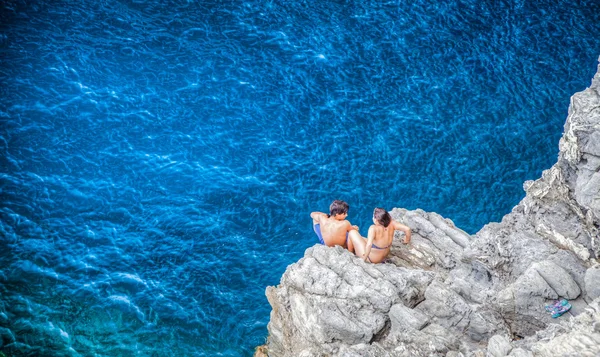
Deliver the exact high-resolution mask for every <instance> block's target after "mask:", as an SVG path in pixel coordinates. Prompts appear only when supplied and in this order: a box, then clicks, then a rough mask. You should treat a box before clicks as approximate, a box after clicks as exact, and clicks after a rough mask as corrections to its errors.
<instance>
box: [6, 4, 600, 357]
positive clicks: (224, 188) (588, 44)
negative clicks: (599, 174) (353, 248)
mask: <svg viewBox="0 0 600 357" xmlns="http://www.w3.org/2000/svg"><path fill="white" fill-rule="evenodd" d="M599 34H600V6H599V5H598V3H597V2H596V1H594V0H590V1H562V0H561V1H554V0H553V1H550V0H546V1H536V2H531V1H524V0H523V1H521V0H505V1H502V0H497V1H479V0H461V1H456V0H452V1H444V2H442V1H439V2H438V1H425V0H420V1H390V2H374V1H373V2H370V1H348V2H342V1H312V2H309V1H260V2H259V1H247V2H238V1H233V2H229V1H215V2H208V1H187V2H186V1H176V2H173V1H116V0H103V1H89V0H82V1H65V0H58V1H15V0H7V1H3V2H2V3H1V4H0V123H1V127H0V152H1V154H0V269H1V270H0V296H1V300H0V336H1V338H0V351H2V352H3V353H5V354H6V355H7V356H8V355H29V356H71V355H72V356H76V355H82V356H94V355H96V356H134V355H137V356H175V355H178V356H192V355H194V356H214V355H222V356H240V355H250V354H251V353H252V350H253V347H254V346H256V345H259V344H262V343H263V342H264V339H265V337H266V335H267V329H266V324H267V322H268V319H269V312H270V307H269V305H268V302H267V300H266V298H265V296H264V290H265V287H266V286H268V285H275V284H277V283H278V282H279V278H280V276H281V274H282V273H283V271H284V270H285V267H286V266H287V265H288V264H290V263H292V262H294V261H296V260H297V259H299V258H300V257H301V256H302V255H303V252H304V250H305V249H306V248H307V247H309V246H311V245H313V244H315V243H316V241H317V240H316V236H314V233H313V232H312V230H311V221H310V218H309V213H310V212H311V211H313V210H320V211H326V210H327V209H328V206H329V203H330V202H331V201H332V200H333V199H336V198H340V199H344V200H346V201H348V202H349V203H350V206H351V209H350V216H349V219H350V220H351V221H352V222H353V223H356V224H358V225H360V226H361V227H363V230H365V229H366V228H367V227H368V224H369V221H370V219H369V217H370V214H371V212H372V209H373V207H375V206H383V207H386V208H388V209H391V208H393V207H405V208H408V209H415V208H422V209H425V210H427V211H436V212H438V213H440V214H442V215H444V216H445V217H448V218H451V219H453V220H454V221H455V223H456V224H457V225H458V226H460V227H462V228H463V229H465V230H467V231H468V232H470V233H475V232H476V231H477V230H479V229H480V228H481V227H482V226H483V225H484V224H486V223H487V222H489V221H498V220H500V219H501V217H502V216H503V215H505V214H506V213H508V212H509V211H510V209H511V208H512V207H513V206H514V205H515V204H516V203H517V202H518V201H519V200H520V199H521V198H522V197H523V195H524V193H523V191H522V183H523V181H524V180H528V179H535V178H537V177H538V176H539V175H540V173H541V171H542V170H543V169H546V168H549V167H550V166H551V165H552V164H553V163H554V162H555V160H556V157H557V153H558V139H559V138H560V136H561V133H562V126H563V123H564V121H565V118H566V116H567V109H568V104H569V97H570V96H571V95H572V94H573V93H575V92H577V91H580V90H583V89H584V88H586V87H587V86H588V85H589V83H590V79H591V77H592V76H593V74H594V73H595V69H596V64H597V62H596V60H597V58H598V55H599V54H600V36H599Z"/></svg>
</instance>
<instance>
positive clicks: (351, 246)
mask: <svg viewBox="0 0 600 357" xmlns="http://www.w3.org/2000/svg"><path fill="white" fill-rule="evenodd" d="M346 242H347V243H348V247H347V248H348V251H350V252H351V253H354V244H353V243H352V239H350V232H348V239H347V240H346Z"/></svg>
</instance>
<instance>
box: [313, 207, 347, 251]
mask: <svg viewBox="0 0 600 357" xmlns="http://www.w3.org/2000/svg"><path fill="white" fill-rule="evenodd" d="M348 209H350V206H348V204H347V203H346V202H344V201H342V200H335V201H333V202H332V203H331V206H329V214H326V213H323V212H312V213H311V214H310V217H311V218H312V219H313V229H314V230H315V233H317V236H318V237H319V241H320V242H321V244H324V245H326V246H329V247H333V246H335V245H341V246H342V247H345V248H346V247H347V246H348V233H349V232H350V231H352V230H356V231H358V226H353V225H351V224H350V222H348V221H347V220H346V217H348Z"/></svg>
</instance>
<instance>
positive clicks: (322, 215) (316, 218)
mask: <svg viewBox="0 0 600 357" xmlns="http://www.w3.org/2000/svg"><path fill="white" fill-rule="evenodd" d="M310 218H312V220H313V224H316V223H321V218H327V214H325V213H323V212H312V213H311V214H310Z"/></svg>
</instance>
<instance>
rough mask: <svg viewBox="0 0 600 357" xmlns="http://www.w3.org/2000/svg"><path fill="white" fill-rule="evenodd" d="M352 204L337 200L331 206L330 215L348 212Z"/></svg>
mask: <svg viewBox="0 0 600 357" xmlns="http://www.w3.org/2000/svg"><path fill="white" fill-rule="evenodd" d="M349 209H350V206H348V204H347V203H346V202H344V201H342V200H335V201H333V202H332V203H331V206H329V217H331V216H335V215H336V214H344V213H348V210H349Z"/></svg>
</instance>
